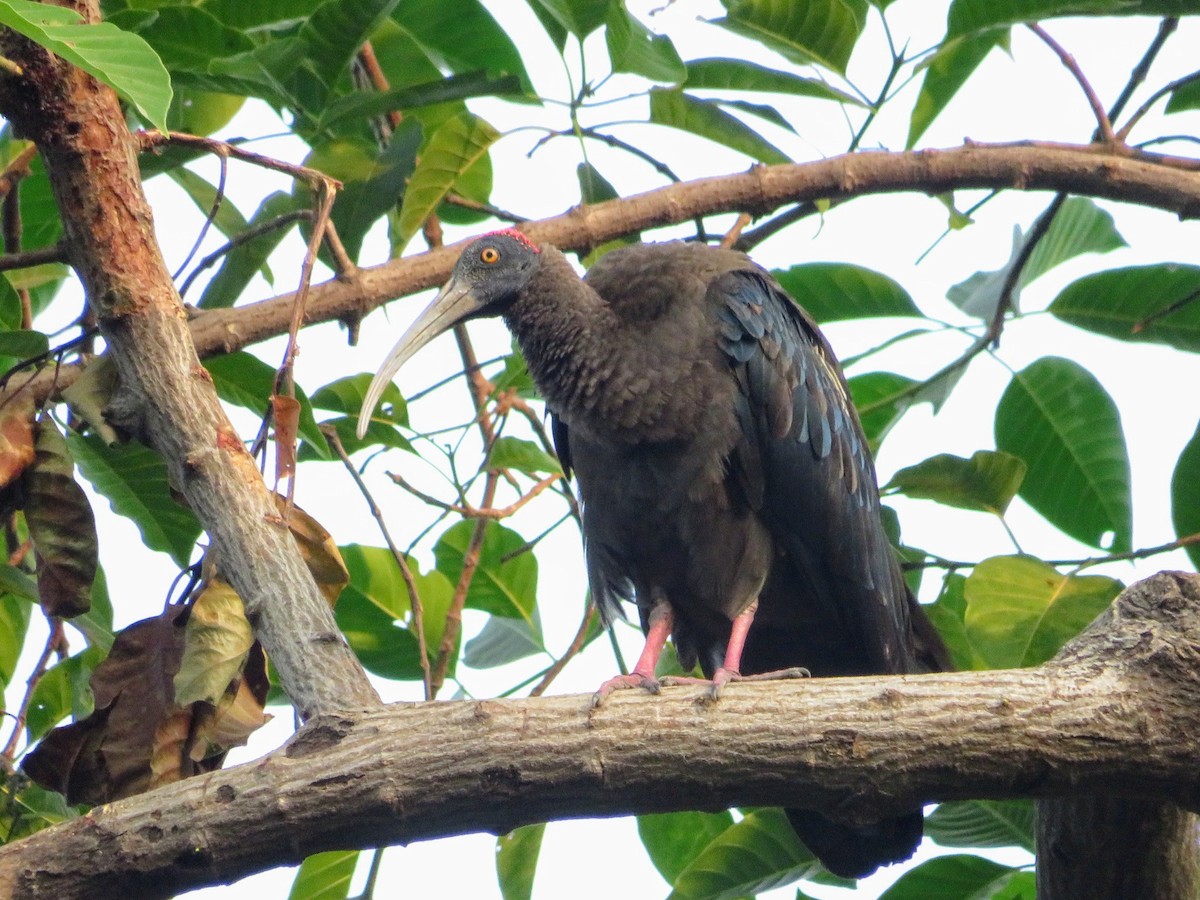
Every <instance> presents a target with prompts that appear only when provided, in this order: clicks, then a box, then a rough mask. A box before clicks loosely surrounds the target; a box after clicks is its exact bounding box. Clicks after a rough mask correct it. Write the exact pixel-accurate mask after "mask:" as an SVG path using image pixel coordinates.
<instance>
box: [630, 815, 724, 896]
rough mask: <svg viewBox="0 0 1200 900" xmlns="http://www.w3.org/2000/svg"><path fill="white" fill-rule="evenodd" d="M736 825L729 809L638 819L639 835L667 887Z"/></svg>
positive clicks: (639, 817)
mask: <svg viewBox="0 0 1200 900" xmlns="http://www.w3.org/2000/svg"><path fill="white" fill-rule="evenodd" d="M732 825H733V816H732V815H731V814H730V813H729V811H728V810H725V811H724V812H719V813H703V812H675V813H657V814H650V815H644V816H638V819H637V827H638V836H639V837H640V838H641V839H642V845H643V846H644V847H645V848H646V853H647V855H649V857H650V862H652V863H654V867H655V868H656V869H658V871H659V873H660V874H661V875H662V877H663V878H665V879H666V880H667V883H668V884H674V883H675V880H676V879H677V878H678V877H679V875H680V873H681V872H683V870H684V869H686V868H687V867H688V866H689V865H690V864H691V863H692V861H693V860H694V859H695V858H696V857H697V856H699V855H700V853H701V852H702V851H703V850H704V848H705V847H707V846H708V845H709V844H710V843H711V842H712V841H713V840H715V839H716V838H717V837H718V836H719V835H721V834H723V833H724V832H725V831H726V830H727V829H728V828H729V827H730V826H732Z"/></svg>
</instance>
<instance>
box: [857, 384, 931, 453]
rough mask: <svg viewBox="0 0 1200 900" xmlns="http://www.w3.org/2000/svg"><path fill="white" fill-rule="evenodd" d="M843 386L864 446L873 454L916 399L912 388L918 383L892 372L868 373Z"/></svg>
mask: <svg viewBox="0 0 1200 900" xmlns="http://www.w3.org/2000/svg"><path fill="white" fill-rule="evenodd" d="M846 383H847V385H848V386H849V388H850V396H851V398H852V399H853V400H854V406H855V408H856V409H857V410H858V417H859V419H860V420H861V421H862V426H863V432H864V433H865V434H866V436H867V443H868V444H869V445H870V447H871V452H872V453H875V452H877V451H878V450H879V445H880V444H881V443H883V439H884V438H885V437H887V433H888V432H889V431H890V430H891V428H892V426H893V425H895V424H896V423H897V422H898V421H899V420H900V417H901V416H902V415H904V414H905V413H906V412H907V411H908V409H909V407H910V406H912V404H913V402H914V401H915V400H916V398H915V397H914V395H913V391H912V389H913V388H914V387H915V386H916V384H917V383H918V382H917V381H915V380H914V379H912V378H908V377H906V376H904V375H897V374H896V373H895V372H868V373H867V374H865V375H855V376H854V377H853V378H850V379H848V380H847V382H846Z"/></svg>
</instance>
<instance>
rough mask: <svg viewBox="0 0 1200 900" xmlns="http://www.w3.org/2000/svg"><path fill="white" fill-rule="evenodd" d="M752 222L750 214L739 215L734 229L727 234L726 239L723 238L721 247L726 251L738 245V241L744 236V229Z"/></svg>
mask: <svg viewBox="0 0 1200 900" xmlns="http://www.w3.org/2000/svg"><path fill="white" fill-rule="evenodd" d="M750 221H751V219H750V213H738V217H737V220H736V221H735V222H734V223H733V227H732V228H730V229H729V230H728V231H727V232H725V235H724V237H722V238H721V243H720V246H721V247H723V248H725V249H726V250H729V249H730V248H732V247H734V246H735V245H736V244H737V242H738V239H739V238H741V236H742V229H743V228H745V227H746V226H747V225H749V224H750Z"/></svg>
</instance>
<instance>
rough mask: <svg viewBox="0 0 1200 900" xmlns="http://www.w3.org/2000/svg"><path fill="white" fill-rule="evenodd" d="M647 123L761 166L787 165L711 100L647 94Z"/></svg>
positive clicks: (673, 92) (657, 91) (666, 92)
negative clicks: (683, 133) (714, 145)
mask: <svg viewBox="0 0 1200 900" xmlns="http://www.w3.org/2000/svg"><path fill="white" fill-rule="evenodd" d="M650 121H651V122H653V123H655V124H656V125H666V126H668V127H671V128H678V129H679V130H680V131H688V132H691V133H692V134H696V135H699V136H700V137H704V138H708V139H709V140H710V141H716V142H717V143H718V144H724V145H725V146H726V147H730V148H732V149H734V150H737V151H738V152H739V153H744V154H746V155H747V156H749V157H751V158H752V159H757V160H758V161H759V162H764V163H772V164H774V163H786V162H791V160H790V159H789V158H788V156H787V154H785V153H784V152H783V151H782V150H780V149H779V148H778V147H776V146H775V145H774V144H771V143H770V142H768V141H767V140H766V139H765V138H763V137H762V136H761V135H759V133H758V132H757V131H755V130H754V129H752V128H750V127H749V126H747V125H745V124H744V123H743V122H742V121H741V120H739V119H737V118H735V117H734V116H731V115H730V114H729V113H727V112H725V111H724V110H722V109H721V108H720V106H719V105H718V104H717V103H716V102H715V101H712V100H702V99H700V98H699V97H692V96H689V95H688V94H685V93H684V92H683V91H681V90H679V89H677V88H673V89H665V88H654V89H652V90H651V91H650Z"/></svg>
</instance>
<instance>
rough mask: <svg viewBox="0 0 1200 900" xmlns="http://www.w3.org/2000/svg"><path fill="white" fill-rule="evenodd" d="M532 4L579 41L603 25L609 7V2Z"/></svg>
mask: <svg viewBox="0 0 1200 900" xmlns="http://www.w3.org/2000/svg"><path fill="white" fill-rule="evenodd" d="M533 2H534V3H535V4H536V5H537V6H540V7H541V8H542V9H544V10H545V11H546V12H547V13H548V14H549V15H550V16H551V17H552V18H553V19H554V21H556V22H558V24H559V25H561V26H562V27H563V28H565V29H566V30H567V31H569V32H570V33H571V34H573V35H575V37H577V38H579V39H580V40H583V39H584V38H585V37H587V36H588V35H589V34H591V33H592V32H593V31H595V30H596V29H597V28H599V27H600V26H601V25H603V24H604V19H605V17H606V16H607V14H608V5H609V0H533ZM539 18H540V17H539ZM551 37H553V35H551Z"/></svg>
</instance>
